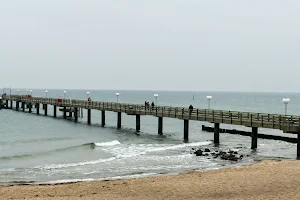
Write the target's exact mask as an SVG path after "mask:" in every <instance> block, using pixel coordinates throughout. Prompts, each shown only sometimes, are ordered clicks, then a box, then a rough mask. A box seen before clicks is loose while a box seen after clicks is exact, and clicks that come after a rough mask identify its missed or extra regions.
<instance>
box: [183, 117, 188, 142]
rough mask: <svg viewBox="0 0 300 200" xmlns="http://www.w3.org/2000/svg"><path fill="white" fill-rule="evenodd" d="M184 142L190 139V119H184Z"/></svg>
mask: <svg viewBox="0 0 300 200" xmlns="http://www.w3.org/2000/svg"><path fill="white" fill-rule="evenodd" d="M183 138H184V142H187V141H188V140H189V120H187V119H185V120H184V137H183Z"/></svg>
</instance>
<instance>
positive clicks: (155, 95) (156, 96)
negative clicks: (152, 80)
mask: <svg viewBox="0 0 300 200" xmlns="http://www.w3.org/2000/svg"><path fill="white" fill-rule="evenodd" d="M153 96H154V98H155V105H156V106H157V98H158V94H154V95H153Z"/></svg>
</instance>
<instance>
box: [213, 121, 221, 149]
mask: <svg viewBox="0 0 300 200" xmlns="http://www.w3.org/2000/svg"><path fill="white" fill-rule="evenodd" d="M214 143H215V144H219V143H220V124H219V123H215V127H214Z"/></svg>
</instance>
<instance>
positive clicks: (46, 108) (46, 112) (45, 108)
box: [43, 104, 48, 116]
mask: <svg viewBox="0 0 300 200" xmlns="http://www.w3.org/2000/svg"><path fill="white" fill-rule="evenodd" d="M43 107H44V110H45V116H47V115H48V105H47V104H44V105H43Z"/></svg>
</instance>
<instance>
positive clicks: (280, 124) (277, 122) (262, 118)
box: [3, 95, 300, 133]
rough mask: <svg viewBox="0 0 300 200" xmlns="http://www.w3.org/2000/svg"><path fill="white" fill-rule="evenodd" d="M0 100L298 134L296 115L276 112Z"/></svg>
mask: <svg viewBox="0 0 300 200" xmlns="http://www.w3.org/2000/svg"><path fill="white" fill-rule="evenodd" d="M3 100H12V101H19V102H26V103H31V104H36V103H40V104H50V105H56V106H59V107H77V108H85V109H97V110H107V111H114V112H125V113H127V114H129V115H137V114H139V115H154V116H160V117H169V118H178V119H189V120H197V121H208V122H212V123H225V124H234V125H243V126H249V127H253V126H254V127H263V128H272V129H281V130H283V131H284V132H291V133H298V132H299V131H300V130H299V126H300V116H294V115H279V114H269V113H254V112H240V111H227V110H211V109H199V108H194V109H192V110H190V109H189V108H184V107H171V106H155V107H151V106H150V107H147V106H145V105H142V104H128V103H115V102H101V101H86V100H76V99H61V101H58V99H56V98H42V97H31V98H30V97H28V96H21V95H10V96H4V97H3Z"/></svg>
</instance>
